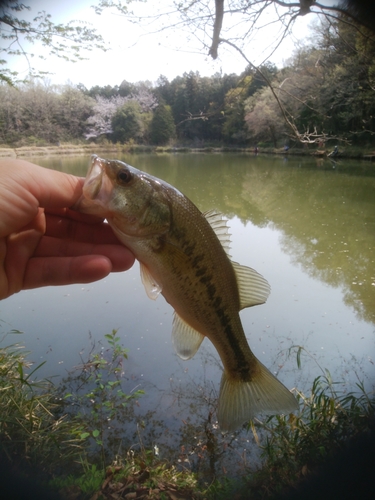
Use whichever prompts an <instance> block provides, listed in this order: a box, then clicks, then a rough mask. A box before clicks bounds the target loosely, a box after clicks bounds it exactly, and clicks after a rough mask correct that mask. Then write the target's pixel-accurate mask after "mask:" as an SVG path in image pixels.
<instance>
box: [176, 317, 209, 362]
mask: <svg viewBox="0 0 375 500" xmlns="http://www.w3.org/2000/svg"><path fill="white" fill-rule="evenodd" d="M203 339H204V335H202V334H201V333H199V332H197V331H196V330H194V328H192V327H191V326H189V325H188V324H187V323H186V322H185V321H184V320H183V319H182V318H180V316H179V315H178V314H177V313H176V312H175V313H174V318H173V329H172V341H173V345H174V347H175V349H176V352H177V354H178V355H179V357H180V358H182V359H185V360H186V359H190V358H192V357H193V356H194V354H195V353H196V352H197V351H198V349H199V346H200V345H201V343H202V340H203Z"/></svg>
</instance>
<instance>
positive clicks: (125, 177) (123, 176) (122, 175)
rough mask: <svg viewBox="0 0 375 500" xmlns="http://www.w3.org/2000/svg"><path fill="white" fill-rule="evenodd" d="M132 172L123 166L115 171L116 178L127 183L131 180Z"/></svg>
mask: <svg viewBox="0 0 375 500" xmlns="http://www.w3.org/2000/svg"><path fill="white" fill-rule="evenodd" d="M132 177H133V176H132V174H131V173H130V172H129V170H126V169H125V168H123V169H122V170H120V171H119V172H118V173H117V179H118V180H119V181H120V182H122V183H123V184H127V183H128V182H130V181H131V179H132Z"/></svg>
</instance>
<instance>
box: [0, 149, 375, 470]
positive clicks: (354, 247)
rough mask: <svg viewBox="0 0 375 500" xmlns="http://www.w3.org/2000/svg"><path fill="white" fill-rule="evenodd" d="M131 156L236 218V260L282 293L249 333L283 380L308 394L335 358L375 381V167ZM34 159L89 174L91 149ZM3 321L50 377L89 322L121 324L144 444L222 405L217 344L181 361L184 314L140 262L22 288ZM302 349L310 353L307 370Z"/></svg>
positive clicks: (6, 306)
mask: <svg viewBox="0 0 375 500" xmlns="http://www.w3.org/2000/svg"><path fill="white" fill-rule="evenodd" d="M119 159H122V160H124V161H126V162H128V163H130V164H132V165H133V166H135V167H137V168H139V169H141V170H144V171H146V172H149V173H151V174H152V175H154V176H156V177H159V178H161V179H163V180H165V181H167V182H169V183H170V184H173V185H174V186H175V187H177V188H178V189H179V190H180V191H182V192H183V193H184V194H185V195H186V196H188V197H189V198H191V200H192V201H193V202H194V203H195V204H196V205H197V206H198V207H199V208H200V209H201V210H202V211H206V210H211V209H216V210H218V211H221V212H222V213H224V214H225V216H226V217H227V218H228V219H229V227H230V233H231V234H232V248H231V253H232V256H233V260H235V261H237V262H240V263H242V264H244V265H248V266H250V267H253V268H254V269H256V270H257V271H259V272H260V273H261V274H263V275H264V276H265V278H266V279H267V280H268V281H269V283H270V284H271V289H272V291H271V295H270V297H269V299H268V301H267V303H266V304H264V305H262V306H258V307H254V308H250V309H247V310H244V311H242V312H241V319H242V322H243V325H244V329H245V332H246V334H247V336H248V340H249V344H250V346H251V348H252V350H253V351H254V353H255V354H256V356H257V357H258V358H259V359H260V360H261V361H262V362H263V363H264V364H265V365H266V366H267V367H269V368H270V369H271V370H272V371H273V372H274V373H275V374H276V375H277V376H278V378H280V380H282V381H283V383H285V384H286V385H287V386H288V387H290V388H292V387H295V386H297V387H298V388H300V389H302V390H308V388H309V387H311V383H312V380H313V379H314V377H315V376H317V375H319V374H321V373H322V372H321V369H322V368H323V369H328V370H329V371H330V372H331V373H332V375H333V377H334V379H335V380H337V381H339V382H341V383H342V388H343V390H352V389H353V387H355V383H356V382H357V381H358V379H359V380H363V381H364V383H365V386H366V387H367V388H368V389H369V390H371V389H372V388H373V385H374V381H375V370H374V355H375V326H374V323H375V166H374V165H373V164H371V163H366V162H359V161H344V160H342V161H340V162H337V163H333V162H331V161H329V160H314V159H311V158H308V157H295V158H294V157H292V156H291V157H289V158H283V157H281V156H269V157H263V156H257V157H255V156H252V155H240V154H163V155H150V154H147V155H146V154H145V155H130V154H128V155H125V156H123V157H122V158H119ZM32 161H34V162H35V163H38V164H40V165H43V166H46V167H49V168H55V169H57V170H62V171H64V172H69V173H73V174H76V175H82V176H84V175H86V171H87V167H88V161H89V158H88V157H78V158H77V157H75V158H69V157H66V158H61V157H56V158H52V157H51V158H38V159H36V158H33V159H32ZM0 317H1V318H2V319H3V320H4V321H5V322H6V324H8V325H10V327H12V328H18V329H21V330H24V331H25V336H24V339H23V341H24V342H26V345H27V348H28V349H30V350H32V352H33V356H34V360H35V361H41V360H45V359H47V361H48V363H47V364H46V365H45V366H44V367H43V370H44V374H46V375H51V374H55V373H56V374H60V375H64V374H66V370H68V369H70V368H71V367H72V366H73V365H74V364H77V363H79V356H78V353H79V352H80V351H82V350H83V352H85V351H86V352H87V351H88V350H89V344H90V341H89V332H90V336H91V337H92V338H93V339H95V340H96V341H100V340H101V339H102V338H103V336H104V334H105V333H108V332H109V331H111V330H112V328H119V334H120V335H121V336H122V339H123V343H124V345H125V346H126V347H127V348H129V351H130V354H129V360H128V364H127V366H126V369H125V376H126V377H128V380H129V390H131V389H132V388H135V387H136V388H144V389H145V391H146V396H145V397H144V398H141V400H140V407H139V408H138V409H137V412H136V413H137V414H138V415H139V416H141V417H142V418H144V419H145V421H146V430H145V435H144V440H145V444H147V442H148V441H147V440H149V441H150V443H151V444H150V445H152V443H155V442H157V443H158V445H159V448H161V449H163V446H164V447H165V449H167V448H168V447H170V446H171V443H172V447H175V448H178V447H180V446H182V443H184V445H186V443H187V442H190V441H189V439H190V440H192V441H194V439H196V435H197V433H198V431H197V429H198V428H199V426H200V425H203V424H202V422H203V423H204V422H206V421H207V414H208V413H209V411H211V410H212V408H213V409H214V408H215V405H216V397H217V392H218V387H219V383H220V376H221V369H220V361H219V360H218V357H217V354H216V352H215V349H213V347H212V346H211V344H210V343H209V342H208V341H207V340H205V341H204V343H203V344H202V347H201V349H200V351H199V352H198V354H197V355H196V356H195V357H194V358H193V359H192V360H190V361H187V362H182V361H181V360H179V358H178V357H177V356H176V355H175V353H174V350H173V346H172V342H171V338H170V333H171V327H172V310H171V308H170V306H169V305H168V304H166V303H165V301H164V299H163V298H162V297H160V298H159V299H158V300H157V301H155V302H153V301H150V300H149V299H148V298H147V297H146V294H145V292H144V289H143V286H142V284H141V282H140V278H139V270H138V267H137V266H134V268H133V269H132V270H130V271H129V272H127V273H122V274H117V275H111V276H110V277H108V278H106V279H105V280H102V281H101V282H98V283H93V284H90V285H83V286H81V285H76V286H71V287H62V288H48V289H40V290H29V291H27V292H21V293H20V294H17V295H15V296H13V297H11V298H10V299H7V300H6V301H3V302H2V303H1V304H0ZM293 345H301V346H303V347H304V348H305V349H306V350H307V351H308V352H309V353H310V354H309V355H307V354H306V355H305V356H303V357H302V366H301V369H298V368H297V363H296V356H295V351H294V350H293V349H292V351H290V349H291V347H292V346H293ZM146 414H147V415H148V416H147V418H146V417H144V415H146ZM187 421H188V422H189V421H192V422H194V423H195V424H194V427H193V429H194V431H191V432H192V433H193V434H195V437H194V436H193V435H190V434H189V433H188V432H187V430H186V426H185V424H181V422H185V423H186V422H187ZM134 425H135V421H132V422H129V423H128V426H127V434H128V435H134V436H135V435H136V430H134ZM184 426H185V427H184ZM132 433H133V434H132ZM166 436H167V437H166ZM163 443H164V445H163ZM176 443H177V444H176ZM253 445H254V443H253V442H251V439H250V438H249V436H248V435H243V436H242V438H241V440H239V442H238V446H239V449H241V450H243V449H246V448H247V447H250V448H251V447H254V446H253ZM168 449H169V448H168ZM223 460H224V458H223ZM228 460H229V461H230V456H229V457H228ZM225 466H226V467H227V466H228V464H226V465H225Z"/></svg>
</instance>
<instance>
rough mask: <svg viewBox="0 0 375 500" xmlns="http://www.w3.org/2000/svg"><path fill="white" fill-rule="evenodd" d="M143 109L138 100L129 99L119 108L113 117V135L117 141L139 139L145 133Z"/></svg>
mask: <svg viewBox="0 0 375 500" xmlns="http://www.w3.org/2000/svg"><path fill="white" fill-rule="evenodd" d="M141 113H142V109H141V106H140V104H139V103H138V102H137V101H134V100H131V101H127V102H126V103H125V104H124V105H123V106H121V108H119V109H118V110H117V111H116V113H115V114H114V115H113V118H112V130H113V133H112V137H113V140H114V141H115V142H117V141H118V142H123V143H124V142H127V141H130V140H131V139H134V140H139V139H141V138H142V136H143V133H144V123H143V121H142V117H141Z"/></svg>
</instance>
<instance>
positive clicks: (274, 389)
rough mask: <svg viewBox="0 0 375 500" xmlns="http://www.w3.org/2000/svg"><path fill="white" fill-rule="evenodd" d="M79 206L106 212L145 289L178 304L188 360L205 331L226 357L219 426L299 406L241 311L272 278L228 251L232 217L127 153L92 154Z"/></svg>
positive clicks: (262, 296) (263, 293) (181, 351)
mask: <svg viewBox="0 0 375 500" xmlns="http://www.w3.org/2000/svg"><path fill="white" fill-rule="evenodd" d="M75 208H76V209H77V210H79V211H81V212H84V213H90V214H95V215H98V216H101V217H103V218H105V219H106V220H107V221H108V223H109V224H110V226H111V227H112V229H113V231H114V233H115V235H116V236H117V238H118V239H119V240H120V241H121V242H122V243H123V244H124V245H125V246H127V247H128V248H129V249H130V250H131V251H132V252H133V254H134V255H135V257H136V259H137V260H138V261H139V263H140V272H141V279H142V282H143V285H144V287H145V290H146V293H147V295H148V297H150V298H151V299H154V300H155V299H156V298H157V297H158V296H159V295H160V294H162V295H163V296H164V298H165V299H166V301H167V302H168V303H169V304H170V305H171V306H172V307H173V309H174V317H173V325H172V341H173V345H174V348H175V350H176V352H177V354H178V356H179V357H180V358H182V359H184V360H188V359H190V358H192V357H193V356H194V354H195V353H196V352H197V351H198V349H199V347H200V345H201V343H202V341H203V339H204V338H205V337H207V338H208V339H209V340H210V341H211V342H212V344H213V345H214V347H215V348H216V350H217V352H218V354H219V356H220V359H221V362H222V364H223V374H222V378H221V383H220V392H219V400H218V409H217V420H218V424H219V427H220V429H221V430H222V431H227V432H228V431H234V430H235V429H237V428H239V427H241V426H243V424H245V423H246V422H249V421H250V420H251V419H253V418H254V417H255V416H256V415H257V414H259V413H262V414H265V415H269V414H287V413H291V412H293V411H295V410H297V409H298V403H297V400H296V399H295V397H294V395H293V394H292V392H291V391H290V390H289V389H287V388H286V387H285V386H284V385H283V384H282V383H281V382H280V381H279V380H278V379H277V378H276V377H275V376H274V375H273V374H272V373H271V372H270V371H269V370H268V369H267V368H266V367H265V366H264V365H263V364H262V363H261V362H260V361H259V360H258V359H257V358H256V356H255V355H254V354H253V352H252V351H251V349H250V346H249V344H248V342H247V339H246V336H245V333H244V330H243V327H242V323H241V319H240V316H239V311H240V310H241V309H243V308H245V307H250V306H255V305H259V304H263V303H264V302H265V301H266V300H267V297H268V295H269V293H270V285H269V284H268V282H267V280H266V279H265V278H264V277H263V276H261V275H260V274H259V273H258V272H256V271H255V270H254V269H251V268H250V267H246V266H242V265H240V264H238V263H236V262H233V261H232V260H231V259H230V256H229V246H230V237H229V233H228V226H227V220H226V219H225V218H224V217H223V215H222V214H220V213H218V212H216V211H214V210H212V211H209V212H206V213H202V212H201V211H200V210H199V209H198V208H197V207H196V206H195V205H194V203H193V202H192V201H190V199H188V198H187V197H186V196H185V195H184V194H182V193H181V192H180V191H178V190H177V189H176V188H175V187H173V186H172V185H170V184H168V183H167V182H165V181H163V180H161V179H158V178H156V177H154V176H152V175H149V174H148V173H145V172H142V171H141V170H138V169H136V168H134V167H132V166H130V165H128V164H126V163H124V162H122V161H119V160H107V159H103V158H100V157H98V156H96V155H93V156H92V158H91V164H90V167H89V171H88V173H87V176H86V179H85V182H84V185H83V192H82V197H81V200H80V201H79V203H78V206H77V207H75Z"/></svg>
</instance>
